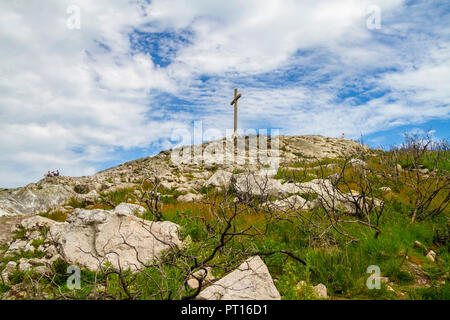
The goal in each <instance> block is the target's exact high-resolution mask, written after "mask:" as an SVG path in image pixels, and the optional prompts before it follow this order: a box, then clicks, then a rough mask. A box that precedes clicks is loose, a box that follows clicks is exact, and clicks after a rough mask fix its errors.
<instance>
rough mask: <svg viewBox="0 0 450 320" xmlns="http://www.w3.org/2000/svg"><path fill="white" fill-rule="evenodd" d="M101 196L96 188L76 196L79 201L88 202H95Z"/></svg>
mask: <svg viewBox="0 0 450 320" xmlns="http://www.w3.org/2000/svg"><path fill="white" fill-rule="evenodd" d="M99 197H100V195H99V194H98V192H97V191H96V190H91V191H89V192H88V193H87V194H79V195H77V196H76V198H77V199H78V201H81V202H84V203H86V204H93V203H95V201H97V199H98V198H99Z"/></svg>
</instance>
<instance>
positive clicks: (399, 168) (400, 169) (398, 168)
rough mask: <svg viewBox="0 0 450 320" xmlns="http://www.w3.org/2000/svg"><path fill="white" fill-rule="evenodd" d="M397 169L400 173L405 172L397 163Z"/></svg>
mask: <svg viewBox="0 0 450 320" xmlns="http://www.w3.org/2000/svg"><path fill="white" fill-rule="evenodd" d="M396 168H397V171H398V172H402V171H403V168H402V166H401V165H400V164H399V163H397V166H396Z"/></svg>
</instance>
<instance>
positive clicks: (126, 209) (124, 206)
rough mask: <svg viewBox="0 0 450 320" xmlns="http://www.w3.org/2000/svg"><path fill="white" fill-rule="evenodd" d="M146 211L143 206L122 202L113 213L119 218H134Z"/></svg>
mask: <svg viewBox="0 0 450 320" xmlns="http://www.w3.org/2000/svg"><path fill="white" fill-rule="evenodd" d="M146 211H147V209H145V208H144V207H143V206H140V205H138V204H133V203H125V202H122V203H121V204H119V205H118V206H117V207H115V208H114V213H115V214H117V215H119V216H135V215H141V214H144V213H145V212H146Z"/></svg>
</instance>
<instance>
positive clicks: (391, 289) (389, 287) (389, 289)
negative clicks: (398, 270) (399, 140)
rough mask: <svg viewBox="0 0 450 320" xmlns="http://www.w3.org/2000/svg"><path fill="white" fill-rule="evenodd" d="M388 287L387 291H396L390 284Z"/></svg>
mask: <svg viewBox="0 0 450 320" xmlns="http://www.w3.org/2000/svg"><path fill="white" fill-rule="evenodd" d="M386 289H387V291H390V292H393V293H395V290H394V289H393V288H392V287H391V286H390V285H386Z"/></svg>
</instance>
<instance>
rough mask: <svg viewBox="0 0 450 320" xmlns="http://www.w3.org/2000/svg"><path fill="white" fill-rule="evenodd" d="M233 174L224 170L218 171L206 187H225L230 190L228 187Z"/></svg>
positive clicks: (207, 182) (206, 183)
mask: <svg viewBox="0 0 450 320" xmlns="http://www.w3.org/2000/svg"><path fill="white" fill-rule="evenodd" d="M232 176H233V174H232V173H231V172H227V171H224V170H217V171H216V172H215V173H214V174H213V175H212V176H211V177H210V178H209V179H208V181H206V182H205V184H204V186H205V187H209V186H213V187H222V186H225V187H226V188H228V186H229V185H230V183H231V178H232Z"/></svg>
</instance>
